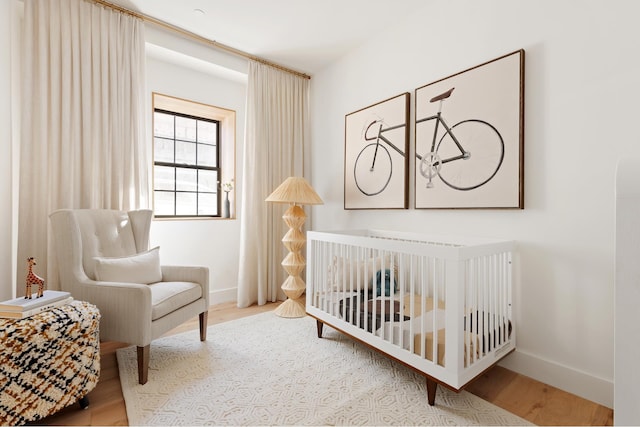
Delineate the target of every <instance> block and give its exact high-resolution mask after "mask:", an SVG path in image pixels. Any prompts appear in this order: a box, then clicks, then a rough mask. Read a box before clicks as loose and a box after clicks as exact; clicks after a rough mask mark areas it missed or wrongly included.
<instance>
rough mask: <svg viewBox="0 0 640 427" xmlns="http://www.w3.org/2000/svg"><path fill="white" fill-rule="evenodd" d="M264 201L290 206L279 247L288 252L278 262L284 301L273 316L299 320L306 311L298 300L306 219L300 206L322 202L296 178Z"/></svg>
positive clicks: (285, 215) (301, 292)
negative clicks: (282, 278) (280, 265)
mask: <svg viewBox="0 0 640 427" xmlns="http://www.w3.org/2000/svg"><path fill="white" fill-rule="evenodd" d="M265 201H267V202H273V203H289V204H291V206H289V208H288V209H287V211H286V212H285V213H284V215H283V216H282V219H283V220H284V222H285V224H287V226H288V227H289V231H288V232H287V234H285V235H284V237H283V238H282V243H283V244H284V246H285V247H286V248H287V249H288V250H289V254H288V255H287V256H286V257H285V259H284V260H283V261H282V267H283V268H284V270H285V271H286V272H287V274H288V275H289V277H287V279H286V280H285V281H284V283H283V284H282V290H283V291H284V293H285V295H286V296H287V300H286V301H285V302H283V303H282V304H280V305H279V306H278V308H277V309H276V310H275V314H277V315H278V316H280V317H303V316H305V315H306V309H305V307H304V305H303V304H301V303H300V302H299V301H298V299H299V298H300V297H301V296H302V294H303V293H304V291H305V290H306V287H307V286H306V285H305V283H304V280H302V278H301V277H300V273H302V270H303V269H304V266H305V265H306V260H305V259H304V256H303V255H302V250H303V249H304V246H305V242H306V236H305V235H304V232H303V231H302V226H303V225H304V221H305V219H306V215H305V213H304V209H302V207H300V205H321V204H323V203H324V202H323V201H322V199H321V198H320V196H318V194H317V193H316V192H315V190H314V189H313V188H311V185H309V183H308V182H307V180H306V179H304V178H301V177H296V176H291V177H289V178H287V179H285V180H284V182H283V183H282V184H280V185H279V186H278V188H276V189H275V190H274V191H273V193H271V194H270V195H269V197H267V198H266V200H265Z"/></svg>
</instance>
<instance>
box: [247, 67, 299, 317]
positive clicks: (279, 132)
mask: <svg viewBox="0 0 640 427" xmlns="http://www.w3.org/2000/svg"><path fill="white" fill-rule="evenodd" d="M308 104H309V80H308V79H306V78H304V77H299V76H296V75H293V74H291V73H287V72H284V71H280V70H278V69H276V68H273V67H270V66H268V65H265V64H261V63H259V62H257V61H253V60H251V61H249V79H248V88H247V110H246V123H245V149H244V158H243V169H242V170H243V175H242V185H243V191H242V196H241V200H240V206H241V211H240V212H241V217H240V267H239V272H238V307H248V306H250V305H251V304H254V303H258V304H260V305H262V304H265V303H266V302H267V301H276V300H277V299H284V294H283V293H282V292H281V290H280V287H281V285H282V282H283V281H284V279H285V272H284V270H283V268H282V266H281V265H280V263H281V262H282V259H283V258H284V257H285V255H286V249H285V248H284V246H283V245H282V241H281V240H282V237H283V236H284V234H285V232H286V231H287V230H288V228H287V226H286V225H285V224H284V222H283V220H282V214H283V213H284V211H285V210H286V208H287V207H288V206H286V205H283V204H273V203H266V202H265V199H266V198H267V196H269V194H271V192H272V191H273V190H274V189H275V188H276V187H277V186H278V185H280V184H281V183H282V182H283V181H284V180H285V179H286V178H287V177H289V176H294V175H295V176H302V175H303V172H304V170H303V169H304V168H303V163H304V146H305V142H306V141H307V140H308V138H309V137H308V135H309V118H308V115H309V106H308Z"/></svg>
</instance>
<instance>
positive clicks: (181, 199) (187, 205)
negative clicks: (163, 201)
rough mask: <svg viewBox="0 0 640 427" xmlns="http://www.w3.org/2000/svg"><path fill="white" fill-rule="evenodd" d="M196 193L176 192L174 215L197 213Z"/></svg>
mask: <svg viewBox="0 0 640 427" xmlns="http://www.w3.org/2000/svg"><path fill="white" fill-rule="evenodd" d="M196 201H197V195H196V193H176V205H177V206H176V215H194V216H195V215H197V214H198V210H197V203H196Z"/></svg>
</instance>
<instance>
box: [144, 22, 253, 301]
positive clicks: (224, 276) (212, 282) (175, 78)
mask: <svg viewBox="0 0 640 427" xmlns="http://www.w3.org/2000/svg"><path fill="white" fill-rule="evenodd" d="M151 38H153V34H152V35H151V37H148V40H149V39H151ZM181 43H182V44H180V43H179V44H178V45H177V46H172V48H180V46H182V49H181V50H180V52H184V51H185V50H188V48H190V47H194V46H192V45H191V44H190V43H189V42H188V41H181ZM166 45H167V44H165V46H166ZM178 59H179V60H181V61H182V64H187V63H190V62H191V61H192V59H193V58H192V59H189V60H184V58H178ZM201 65H205V67H203V68H202V69H203V70H205V69H206V64H201ZM147 90H148V92H149V94H148V99H149V108H148V111H149V118H148V120H149V129H150V128H151V127H150V126H151V109H152V107H151V96H152V95H151V94H152V92H158V93H161V94H164V95H170V96H175V97H178V98H183V99H187V100H190V101H196V102H201V103H204V104H209V105H214V106H216V107H222V108H226V109H230V110H235V112H236V178H235V181H236V190H234V191H233V192H231V193H230V199H231V201H232V202H231V207H232V208H231V211H232V214H233V213H234V212H235V210H234V203H233V202H234V198H235V195H236V194H239V193H238V191H241V188H242V182H241V179H242V169H241V168H242V153H243V150H242V148H243V146H244V117H245V115H244V111H245V98H246V80H245V81H244V82H243V81H241V79H240V80H239V79H237V78H236V79H235V80H229V79H226V78H221V77H219V76H217V75H214V74H211V73H205V72H202V71H198V70H196V69H194V68H189V67H186V66H184V65H178V64H176V63H174V62H168V61H165V60H161V59H158V58H157V57H153V56H150V55H147ZM149 139H150V140H151V136H149ZM238 206H239V201H238V203H236V207H238ZM237 218H238V217H237V216H236V218H235V219H225V220H221V219H197V220H155V221H153V223H152V226H151V245H152V247H153V246H158V245H159V246H160V260H161V262H162V264H166V265H202V266H206V267H209V274H210V276H209V287H210V291H211V304H219V303H222V302H227V301H235V300H236V296H237V282H238V256H239V236H240V221H239V220H238V219H237Z"/></svg>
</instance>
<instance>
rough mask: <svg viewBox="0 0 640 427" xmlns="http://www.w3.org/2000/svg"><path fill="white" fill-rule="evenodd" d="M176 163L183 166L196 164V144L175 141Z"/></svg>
mask: <svg viewBox="0 0 640 427" xmlns="http://www.w3.org/2000/svg"><path fill="white" fill-rule="evenodd" d="M176 163H178V164H184V165H195V164H196V144H194V143H193V142H182V141H176Z"/></svg>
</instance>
